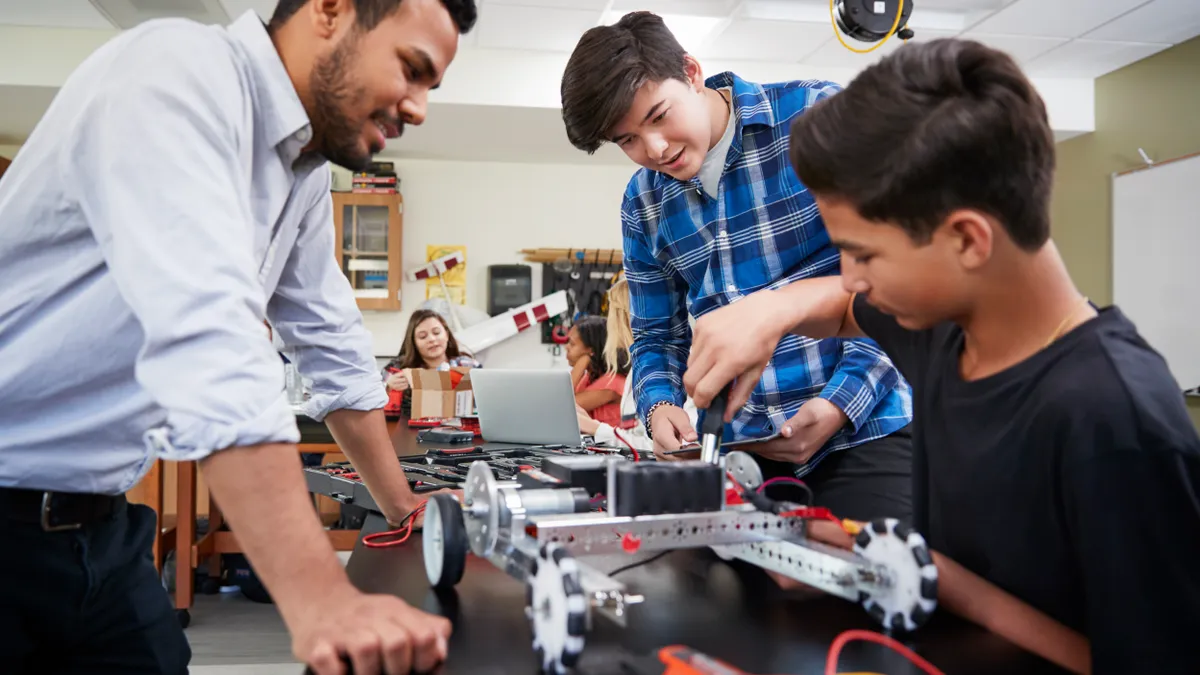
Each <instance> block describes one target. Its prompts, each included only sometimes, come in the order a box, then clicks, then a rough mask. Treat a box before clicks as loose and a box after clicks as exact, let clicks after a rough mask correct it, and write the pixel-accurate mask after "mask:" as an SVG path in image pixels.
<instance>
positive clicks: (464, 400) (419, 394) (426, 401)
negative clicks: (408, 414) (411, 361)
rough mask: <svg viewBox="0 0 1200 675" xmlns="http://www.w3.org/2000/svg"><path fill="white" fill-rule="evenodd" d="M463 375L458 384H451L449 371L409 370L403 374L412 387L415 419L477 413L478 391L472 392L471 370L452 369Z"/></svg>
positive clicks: (464, 415) (413, 415)
mask: <svg viewBox="0 0 1200 675" xmlns="http://www.w3.org/2000/svg"><path fill="white" fill-rule="evenodd" d="M450 370H452V371H455V372H458V373H462V376H463V377H462V379H461V380H460V381H459V382H458V385H457V386H455V385H452V384H451V380H450V371H447V370H427V369H409V370H406V371H404V372H405V374H406V375H407V376H408V381H409V384H410V385H411V386H412V389H411V390H410V391H411V393H412V419H421V418H423V417H466V416H469V415H473V414H475V392H474V391H473V390H472V389H471V369H470V368H451V369H450Z"/></svg>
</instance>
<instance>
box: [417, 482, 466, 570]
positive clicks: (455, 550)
mask: <svg viewBox="0 0 1200 675" xmlns="http://www.w3.org/2000/svg"><path fill="white" fill-rule="evenodd" d="M421 545H422V548H423V555H424V558H425V576H426V577H427V578H428V579H429V583H430V584H431V585H432V586H433V587H434V588H441V589H446V588H453V587H454V586H455V585H456V584H457V583H458V582H459V581H462V577H463V572H464V571H465V570H466V568H467V551H468V550H469V549H470V546H469V544H468V542H467V527H466V525H465V524H464V523H463V512H462V506H460V505H459V503H458V500H457V499H455V498H454V497H453V496H451V495H448V494H435V495H433V496H432V497H430V498H429V501H428V502H426V503H425V525H424V530H423V532H422V533H421Z"/></svg>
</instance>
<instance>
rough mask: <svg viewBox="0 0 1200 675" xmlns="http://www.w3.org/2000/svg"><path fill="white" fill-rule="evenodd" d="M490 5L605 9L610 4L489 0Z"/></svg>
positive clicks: (578, 0) (591, 0)
mask: <svg viewBox="0 0 1200 675" xmlns="http://www.w3.org/2000/svg"><path fill="white" fill-rule="evenodd" d="M487 4H489V5H524V6H526V7H555V8H558V9H588V10H592V11H595V12H597V14H596V16H597V17H599V16H600V15H599V12H601V11H603V10H604V8H605V7H606V6H607V5H608V2H607V1H606V0H487Z"/></svg>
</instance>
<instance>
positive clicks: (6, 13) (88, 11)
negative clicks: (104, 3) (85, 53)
mask: <svg viewBox="0 0 1200 675" xmlns="http://www.w3.org/2000/svg"><path fill="white" fill-rule="evenodd" d="M5 24H7V25H13V26H49V27H53V28H104V29H111V28H112V27H113V25H112V24H111V23H109V22H108V20H107V19H105V18H104V15H102V14H101V13H100V12H97V11H96V8H95V7H92V3H90V2H88V0H2V1H0V25H5Z"/></svg>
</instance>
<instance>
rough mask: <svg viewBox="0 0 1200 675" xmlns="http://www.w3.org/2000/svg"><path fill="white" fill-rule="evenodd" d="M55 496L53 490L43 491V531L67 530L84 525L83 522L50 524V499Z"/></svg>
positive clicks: (76, 528)
mask: <svg viewBox="0 0 1200 675" xmlns="http://www.w3.org/2000/svg"><path fill="white" fill-rule="evenodd" d="M53 497H54V493H53V492H43V493H42V531H43V532H66V531H68V530H78V529H79V528H81V527H83V524H82V523H67V524H64V525H51V524H50V500H51V499H52V498H53Z"/></svg>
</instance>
